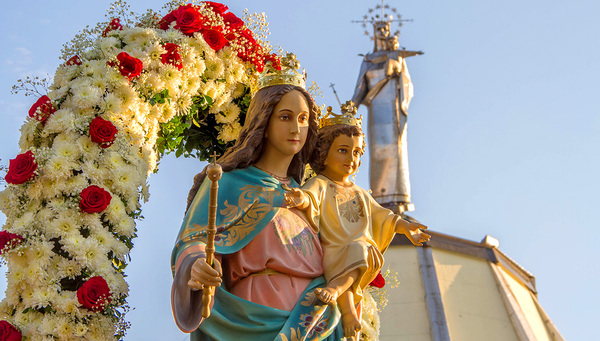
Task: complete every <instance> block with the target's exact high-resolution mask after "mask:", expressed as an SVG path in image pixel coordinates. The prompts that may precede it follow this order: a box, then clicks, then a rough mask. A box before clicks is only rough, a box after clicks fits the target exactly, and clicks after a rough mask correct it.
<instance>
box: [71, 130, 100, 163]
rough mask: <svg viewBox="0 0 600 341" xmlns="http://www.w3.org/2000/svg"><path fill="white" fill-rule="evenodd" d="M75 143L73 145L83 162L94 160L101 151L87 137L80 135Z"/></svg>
mask: <svg viewBox="0 0 600 341" xmlns="http://www.w3.org/2000/svg"><path fill="white" fill-rule="evenodd" d="M75 141H76V142H75V145H76V146H78V147H79V149H80V150H81V153H82V154H83V157H84V159H85V160H94V159H96V158H97V157H98V155H100V152H101V151H102V148H101V147H100V146H99V145H98V144H97V143H95V142H93V141H92V140H91V139H90V137H89V136H87V135H82V136H80V137H79V138H78V139H77V140H75Z"/></svg>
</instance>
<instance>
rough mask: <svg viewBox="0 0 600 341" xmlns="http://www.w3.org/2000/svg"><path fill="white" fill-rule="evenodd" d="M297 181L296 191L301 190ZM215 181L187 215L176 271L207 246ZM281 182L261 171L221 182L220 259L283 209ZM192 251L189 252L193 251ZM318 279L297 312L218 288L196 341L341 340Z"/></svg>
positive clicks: (242, 173)
mask: <svg viewBox="0 0 600 341" xmlns="http://www.w3.org/2000/svg"><path fill="white" fill-rule="evenodd" d="M297 186H298V185H297V183H295V182H294V181H293V180H292V184H291V187H297ZM209 192H210V181H204V183H203V184H202V186H201V187H200V189H199V191H198V194H196V197H195V199H194V201H193V202H192V205H191V206H190V209H189V210H188V212H187V214H186V216H185V219H184V221H183V224H182V226H181V230H180V232H179V236H178V238H177V242H176V244H175V248H174V249H173V253H172V258H171V266H172V270H173V271H174V270H175V264H176V262H177V259H178V258H179V256H180V255H182V254H183V256H185V255H186V254H188V253H187V252H184V251H186V250H188V249H190V248H191V249H190V250H193V249H197V248H199V246H203V245H204V244H205V242H206V226H207V224H208V200H209ZM284 192H285V190H284V189H283V188H282V187H281V183H280V182H279V181H278V180H277V179H275V178H274V177H272V176H270V175H269V174H267V173H265V172H263V171H261V170H260V169H258V168H256V167H249V168H246V169H238V170H234V171H231V172H228V173H224V174H223V176H222V178H221V180H219V194H218V199H217V202H218V214H217V220H216V226H217V235H216V236H215V248H216V252H217V253H219V254H231V253H234V252H237V251H239V250H240V249H242V248H243V247H244V246H246V245H248V243H249V242H250V241H251V240H252V239H253V238H254V237H255V236H256V235H257V234H258V233H259V232H260V231H262V229H263V228H264V227H265V226H266V225H267V224H268V223H269V222H270V221H271V220H272V219H273V217H274V216H275V215H276V214H277V212H278V211H279V210H280V209H282V208H281V206H282V203H283V193H284ZM188 251H189V250H188ZM325 284H326V283H325V279H324V278H323V277H322V276H320V277H317V278H315V279H314V280H313V281H312V282H311V283H310V285H309V286H308V287H307V288H306V290H305V291H304V293H303V294H302V296H301V297H300V300H299V301H298V303H297V304H296V306H295V307H294V309H293V310H292V311H285V310H279V309H275V308H270V307H267V306H263V305H259V304H256V303H252V302H250V301H247V300H244V299H241V298H239V297H237V296H235V295H233V294H231V293H229V292H227V290H226V289H224V288H217V289H216V292H215V304H214V306H213V308H212V311H211V316H210V317H209V318H208V319H206V320H204V321H203V322H202V323H201V324H200V327H199V328H198V330H197V331H196V332H194V333H192V340H265V341H271V340H281V341H298V340H340V339H342V338H343V331H342V328H341V323H339V322H340V313H339V310H338V309H337V307H336V306H335V305H333V306H330V305H319V304H317V303H318V302H319V301H318V300H317V299H316V298H315V296H314V293H313V291H314V289H315V288H318V287H324V286H325Z"/></svg>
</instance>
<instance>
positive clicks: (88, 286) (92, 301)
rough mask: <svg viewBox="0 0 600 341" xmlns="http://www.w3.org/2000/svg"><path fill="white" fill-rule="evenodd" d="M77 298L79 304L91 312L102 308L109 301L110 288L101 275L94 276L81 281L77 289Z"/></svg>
mask: <svg viewBox="0 0 600 341" xmlns="http://www.w3.org/2000/svg"><path fill="white" fill-rule="evenodd" d="M77 300H78V301H79V303H81V305H82V306H83V307H84V308H86V309H89V310H91V311H93V312H100V311H102V310H104V307H106V305H107V304H109V303H110V301H111V299H110V289H109V288H108V284H107V283H106V280H105V279H104V278H102V277H101V276H94V277H92V278H90V279H88V280H87V282H85V283H83V285H82V286H81V288H79V289H77Z"/></svg>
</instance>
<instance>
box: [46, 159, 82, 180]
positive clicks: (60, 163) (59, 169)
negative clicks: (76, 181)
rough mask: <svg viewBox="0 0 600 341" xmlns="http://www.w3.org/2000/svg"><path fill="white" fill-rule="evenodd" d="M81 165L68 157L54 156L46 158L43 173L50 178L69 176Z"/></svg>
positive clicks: (56, 178)
mask: <svg viewBox="0 0 600 341" xmlns="http://www.w3.org/2000/svg"><path fill="white" fill-rule="evenodd" d="M80 168H81V167H79V166H78V164H77V163H76V162H74V161H72V160H70V159H67V158H64V157H61V156H54V157H52V158H50V160H48V162H47V163H46V166H45V167H44V175H47V176H48V177H49V178H50V179H51V180H59V179H64V178H67V177H69V176H70V175H71V174H72V173H73V170H79V169H80Z"/></svg>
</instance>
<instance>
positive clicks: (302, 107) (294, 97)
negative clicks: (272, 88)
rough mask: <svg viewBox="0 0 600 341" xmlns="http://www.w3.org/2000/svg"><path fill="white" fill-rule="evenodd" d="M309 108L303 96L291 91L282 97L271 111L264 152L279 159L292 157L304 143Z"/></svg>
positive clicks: (306, 133)
mask: <svg viewBox="0 0 600 341" xmlns="http://www.w3.org/2000/svg"><path fill="white" fill-rule="evenodd" d="M309 115H310V112H309V108H308V104H307V103H306V99H305V98H304V95H302V93H301V92H300V91H297V90H293V91H290V92H288V93H287V94H285V95H283V97H282V98H281V101H279V103H277V105H276V106H275V108H274V109H273V114H271V118H269V125H268V126H267V130H266V132H265V138H266V142H267V144H266V146H265V148H266V149H265V152H266V153H270V154H271V153H272V154H273V155H277V156H280V157H289V156H294V155H296V154H297V153H298V152H300V150H302V147H304V143H305V142H306V136H307V135H308V122H309Z"/></svg>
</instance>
